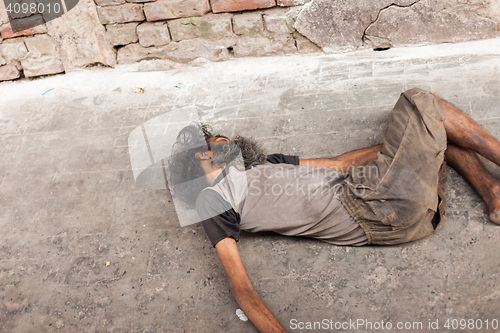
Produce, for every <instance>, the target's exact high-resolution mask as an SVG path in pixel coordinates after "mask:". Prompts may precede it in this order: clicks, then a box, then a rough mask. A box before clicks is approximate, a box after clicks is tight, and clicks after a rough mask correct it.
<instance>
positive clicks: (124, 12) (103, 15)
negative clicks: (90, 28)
mask: <svg viewBox="0 0 500 333" xmlns="http://www.w3.org/2000/svg"><path fill="white" fill-rule="evenodd" d="M97 15H98V16H99V20H100V21H101V23H102V24H112V23H127V22H140V21H144V20H145V19H146V18H145V17H144V12H143V5H142V4H132V3H127V4H124V5H118V6H107V7H101V8H97Z"/></svg>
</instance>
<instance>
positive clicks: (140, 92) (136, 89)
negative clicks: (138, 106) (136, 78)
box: [134, 87, 144, 94]
mask: <svg viewBox="0 0 500 333" xmlns="http://www.w3.org/2000/svg"><path fill="white" fill-rule="evenodd" d="M134 92H135V93H136V94H144V88H141V87H134Z"/></svg>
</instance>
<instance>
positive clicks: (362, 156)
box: [300, 144, 382, 173]
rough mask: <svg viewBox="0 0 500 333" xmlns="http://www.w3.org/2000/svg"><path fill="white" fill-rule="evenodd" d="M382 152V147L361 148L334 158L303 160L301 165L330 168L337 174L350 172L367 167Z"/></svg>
mask: <svg viewBox="0 0 500 333" xmlns="http://www.w3.org/2000/svg"><path fill="white" fill-rule="evenodd" d="M381 151H382V145H381V144H380V145H376V146H373V147H368V148H361V149H357V150H353V151H350V152H347V153H344V154H342V155H339V156H335V157H332V158H314V159H301V160H300V165H310V166H315V167H318V168H329V169H332V170H335V171H337V172H345V173H347V172H349V168H350V167H352V166H358V165H365V164H367V163H368V162H370V161H371V160H374V159H376V158H377V154H378V153H379V152H381Z"/></svg>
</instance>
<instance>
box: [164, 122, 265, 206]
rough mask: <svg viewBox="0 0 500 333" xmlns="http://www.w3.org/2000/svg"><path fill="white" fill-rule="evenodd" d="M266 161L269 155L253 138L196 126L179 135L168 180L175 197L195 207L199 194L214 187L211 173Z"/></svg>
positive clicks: (169, 165)
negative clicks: (231, 136) (228, 135)
mask: <svg viewBox="0 0 500 333" xmlns="http://www.w3.org/2000/svg"><path fill="white" fill-rule="evenodd" d="M266 158H267V154H266V152H265V151H264V149H263V148H262V147H261V146H260V145H259V144H258V143H257V142H256V141H255V140H254V139H248V138H244V137H241V136H236V137H235V138H234V139H232V140H231V139H229V138H228V137H225V136H223V135H213V134H212V132H211V128H210V127H209V126H208V125H200V124H198V123H193V124H191V125H189V126H186V127H184V128H183V129H182V130H181V131H180V132H179V134H178V135H177V140H176V142H175V143H174V146H173V149H172V156H171V157H170V159H169V163H168V167H169V178H168V181H169V184H170V185H171V187H173V190H174V192H175V195H176V197H178V198H179V199H181V200H183V201H184V202H185V203H187V204H188V205H190V206H193V205H194V204H195V202H196V198H197V196H198V194H199V193H200V192H201V191H202V190H203V189H204V188H205V187H208V186H211V185H212V184H211V183H210V182H209V180H208V177H207V175H208V174H210V173H213V172H216V171H221V170H222V169H224V168H225V167H228V166H236V167H237V166H244V167H245V169H249V168H251V167H252V166H254V165H258V164H263V163H264V162H265V161H266Z"/></svg>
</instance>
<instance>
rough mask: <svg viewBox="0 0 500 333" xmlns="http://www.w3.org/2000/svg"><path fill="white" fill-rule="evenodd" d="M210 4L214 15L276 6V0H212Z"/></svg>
mask: <svg viewBox="0 0 500 333" xmlns="http://www.w3.org/2000/svg"><path fill="white" fill-rule="evenodd" d="M210 3H211V4H212V11H213V12H214V13H223V12H240V11H243V10H253V9H262V8H271V7H274V6H276V0H210Z"/></svg>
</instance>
